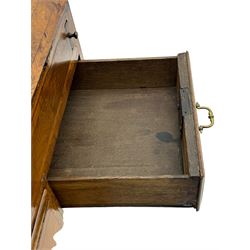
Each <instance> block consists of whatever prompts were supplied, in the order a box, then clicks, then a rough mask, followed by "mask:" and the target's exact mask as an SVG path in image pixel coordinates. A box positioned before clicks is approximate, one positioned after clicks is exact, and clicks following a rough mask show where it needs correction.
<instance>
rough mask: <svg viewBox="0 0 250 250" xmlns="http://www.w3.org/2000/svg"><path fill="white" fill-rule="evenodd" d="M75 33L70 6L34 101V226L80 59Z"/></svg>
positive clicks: (59, 29) (61, 22) (61, 21)
mask: <svg viewBox="0 0 250 250" xmlns="http://www.w3.org/2000/svg"><path fill="white" fill-rule="evenodd" d="M74 31H75V27H74V23H73V19H72V17H71V14H70V11H69V7H68V6H67V7H66V8H65V9H64V12H63V15H62V17H61V20H60V23H59V26H58V29H57V33H56V35H55V39H54V42H53V44H52V46H51V49H50V53H49V55H48V57H47V60H46V62H45V64H44V69H43V72H42V74H41V77H40V80H39V83H38V86H37V87H36V90H35V92H34V95H33V98H32V223H34V220H35V216H36V213H37V209H38V206H39V200H40V199H41V195H42V192H43V189H44V187H45V184H46V179H47V173H48V169H49V166H50V163H51V159H52V154H53V150H54V146H55V142H56V138H57V134H58V131H59V127H60V122H61V119H62V116H63V112H64V109H65V105H66V102H67V98H68V94H69V91H70V87H71V82H72V79H73V75H74V71H75V67H76V61H77V60H78V58H79V56H80V55H81V51H80V46H79V42H78V40H77V39H75V38H74V37H72V38H69V37H67V34H68V33H72V32H74Z"/></svg>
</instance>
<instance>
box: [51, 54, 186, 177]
mask: <svg viewBox="0 0 250 250" xmlns="http://www.w3.org/2000/svg"><path fill="white" fill-rule="evenodd" d="M176 69H177V67H176V58H169V59H151V60H128V61H126V60H122V61H118V62H117V61H100V62H82V63H80V64H79V65H78V67H77V69H76V73H75V79H74V83H73V85H72V89H71V92H70V96H69V99H68V103H67V107H66V110H65V113H64V117H63V121H62V124H61V129H60V133H59V136H58V139H57V144H56V148H55V152H54V157H53V162H52V166H51V170H50V175H51V176H53V177H57V176H58V177H61V176H70V177H83V176H86V177H93V178H95V177H121V176H158V175H182V174H183V167H182V154H181V143H180V126H179V115H178V105H177V89H176V75H177V73H176Z"/></svg>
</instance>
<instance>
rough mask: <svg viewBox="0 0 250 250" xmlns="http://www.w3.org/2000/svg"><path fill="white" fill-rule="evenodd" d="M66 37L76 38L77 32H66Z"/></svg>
mask: <svg viewBox="0 0 250 250" xmlns="http://www.w3.org/2000/svg"><path fill="white" fill-rule="evenodd" d="M66 37H68V38H72V37H74V38H75V39H77V38H78V33H77V32H76V31H75V32H74V33H68V34H66Z"/></svg>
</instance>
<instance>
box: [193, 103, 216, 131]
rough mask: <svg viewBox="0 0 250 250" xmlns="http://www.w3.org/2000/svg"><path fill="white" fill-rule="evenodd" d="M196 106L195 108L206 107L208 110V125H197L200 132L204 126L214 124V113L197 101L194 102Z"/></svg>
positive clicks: (208, 126)
mask: <svg viewBox="0 0 250 250" xmlns="http://www.w3.org/2000/svg"><path fill="white" fill-rule="evenodd" d="M196 108H197V109H206V110H207V111H208V118H209V120H210V124H209V125H200V126H199V131H200V132H201V133H202V131H203V129H204V128H211V127H212V126H213V125H214V114H213V111H212V110H211V109H210V108H208V107H204V106H200V104H199V103H198V102H197V103H196Z"/></svg>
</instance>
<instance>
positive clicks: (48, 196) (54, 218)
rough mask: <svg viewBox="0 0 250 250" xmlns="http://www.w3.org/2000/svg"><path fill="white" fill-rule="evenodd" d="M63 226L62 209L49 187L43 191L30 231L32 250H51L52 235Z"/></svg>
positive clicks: (52, 244)
mask: <svg viewBox="0 0 250 250" xmlns="http://www.w3.org/2000/svg"><path fill="white" fill-rule="evenodd" d="M62 225H63V217H62V209H60V208H59V204H58V202H57V200H56V198H55V196H54V195H53V193H52V191H51V189H50V187H49V186H48V185H47V187H46V188H45V189H44V191H43V194H42V199H41V202H40V206H39V209H38V213H37V218H36V221H35V225H34V228H33V231H32V250H35V249H36V250H38V249H41V250H42V249H52V247H54V246H55V241H54V239H53V236H54V234H55V233H56V232H57V231H58V230H60V229H61V227H62Z"/></svg>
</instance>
